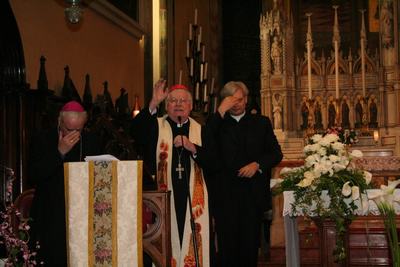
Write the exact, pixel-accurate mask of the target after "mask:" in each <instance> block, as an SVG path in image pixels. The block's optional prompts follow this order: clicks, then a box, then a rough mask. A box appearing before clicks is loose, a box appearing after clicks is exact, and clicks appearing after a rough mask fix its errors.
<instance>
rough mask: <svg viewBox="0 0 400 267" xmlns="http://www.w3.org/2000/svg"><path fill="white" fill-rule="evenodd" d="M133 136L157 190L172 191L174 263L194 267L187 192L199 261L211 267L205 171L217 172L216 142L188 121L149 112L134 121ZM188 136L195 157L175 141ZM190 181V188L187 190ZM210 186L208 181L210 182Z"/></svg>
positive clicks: (147, 110) (190, 120) (143, 111)
mask: <svg viewBox="0 0 400 267" xmlns="http://www.w3.org/2000/svg"><path fill="white" fill-rule="evenodd" d="M132 126H133V127H132V134H133V136H134V140H135V143H136V145H137V147H138V148H139V149H141V151H140V154H142V155H143V161H144V166H145V168H146V169H147V170H148V171H149V172H151V174H152V175H153V176H154V177H156V181H157V184H158V188H159V189H162V190H171V192H172V199H171V209H170V210H171V245H172V254H173V255H172V256H173V259H172V261H173V262H175V263H176V266H184V265H185V264H189V265H188V266H191V264H193V259H194V258H193V246H192V239H191V235H192V232H191V228H190V224H189V219H190V213H189V207H188V206H189V205H188V201H187V199H188V197H187V193H188V188H190V194H191V197H192V212H193V215H194V218H195V223H196V231H197V232H198V234H199V235H198V236H197V235H196V237H198V238H197V239H198V242H197V243H198V247H199V258H200V261H201V262H202V263H203V264H201V266H210V263H209V262H210V246H211V245H212V244H210V240H211V239H210V229H209V225H210V224H209V220H210V217H209V204H208V191H207V185H206V182H207V181H206V180H205V179H204V177H205V176H206V175H203V170H208V171H209V172H212V170H215V162H216V160H215V154H213V153H211V151H212V149H211V146H212V144H211V142H212V140H213V139H211V138H209V137H208V136H207V131H205V130H204V129H202V127H201V126H200V125H199V124H198V123H197V122H196V121H194V120H193V119H191V118H189V119H188V120H187V121H185V122H183V123H182V125H177V123H175V122H174V121H172V120H171V119H170V118H169V117H168V116H164V117H162V118H157V117H156V115H151V114H150V112H149V109H148V108H145V109H143V110H142V111H141V112H140V113H139V114H138V115H137V116H136V117H135V119H134V120H133V123H132ZM177 135H185V136H187V137H188V138H189V140H190V141H191V142H192V143H194V144H195V145H196V150H197V153H196V155H195V156H194V155H192V154H191V153H190V152H188V151H186V150H185V149H182V148H176V147H174V145H173V140H174V138H175V137H176V136H177ZM188 181H189V184H190V186H188ZM208 182H209V181H208Z"/></svg>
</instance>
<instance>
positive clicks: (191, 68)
mask: <svg viewBox="0 0 400 267" xmlns="http://www.w3.org/2000/svg"><path fill="white" fill-rule="evenodd" d="M190 76H193V58H191V59H190Z"/></svg>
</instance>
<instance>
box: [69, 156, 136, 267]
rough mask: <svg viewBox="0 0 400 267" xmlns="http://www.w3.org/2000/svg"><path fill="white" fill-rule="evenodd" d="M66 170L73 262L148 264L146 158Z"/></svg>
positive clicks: (75, 165)
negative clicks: (144, 192) (144, 225)
mask: <svg viewBox="0 0 400 267" xmlns="http://www.w3.org/2000/svg"><path fill="white" fill-rule="evenodd" d="M64 170H65V175H64V177H65V205H66V223H67V253H68V254H67V256H68V266H89V267H91V266H95V265H96V266H98V265H103V266H113V267H114V266H142V265H143V263H142V261H143V259H142V253H143V252H142V251H143V250H142V185H141V181H142V178H141V176H142V162H141V161H90V162H76V163H65V165H64Z"/></svg>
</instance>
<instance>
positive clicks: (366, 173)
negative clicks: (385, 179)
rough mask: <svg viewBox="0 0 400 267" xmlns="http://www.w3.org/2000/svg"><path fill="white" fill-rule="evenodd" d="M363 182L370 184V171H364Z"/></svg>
mask: <svg viewBox="0 0 400 267" xmlns="http://www.w3.org/2000/svg"><path fill="white" fill-rule="evenodd" d="M364 178H365V183H366V184H370V183H371V180H372V173H370V172H367V171H364Z"/></svg>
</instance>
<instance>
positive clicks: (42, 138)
mask: <svg viewBox="0 0 400 267" xmlns="http://www.w3.org/2000/svg"><path fill="white" fill-rule="evenodd" d="M58 138H59V137H58V131H57V129H52V130H48V131H45V132H42V133H40V134H38V135H37V136H35V137H34V138H33V139H32V146H31V153H30V157H29V162H28V164H29V178H30V182H32V183H33V185H34V187H35V196H34V199H33V202H32V207H31V211H30V217H31V218H32V222H31V233H30V235H31V239H30V241H31V243H32V246H34V245H35V242H36V241H39V245H40V249H39V250H38V260H39V262H40V261H44V266H51V267H53V266H67V256H66V229H65V228H66V223H65V199H64V166H63V164H64V162H75V161H83V160H84V158H85V157H86V156H91V155H98V154H100V153H101V151H100V148H99V145H98V144H97V142H96V138H95V137H94V136H92V135H89V134H87V133H85V132H82V135H81V139H80V141H79V142H78V143H77V144H76V145H75V146H74V147H73V148H72V149H71V150H70V151H69V152H68V153H67V154H66V155H65V156H64V157H62V156H61V154H60V152H59V151H58V148H57V147H58Z"/></svg>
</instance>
